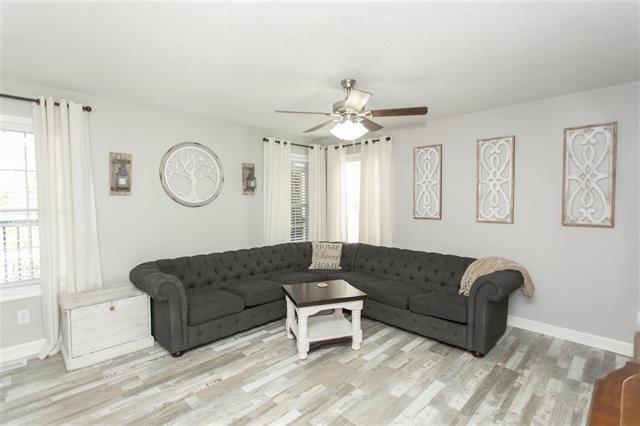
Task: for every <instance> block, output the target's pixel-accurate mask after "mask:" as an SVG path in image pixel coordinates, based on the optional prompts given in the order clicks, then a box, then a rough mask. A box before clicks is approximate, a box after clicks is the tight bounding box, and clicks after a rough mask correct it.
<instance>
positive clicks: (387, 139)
mask: <svg viewBox="0 0 640 426" xmlns="http://www.w3.org/2000/svg"><path fill="white" fill-rule="evenodd" d="M381 140H382V139H371V143H376V142H380V141H381ZM384 140H385V141H390V140H391V138H390V137H389V136H387V137H386V138H384ZM363 143H369V141H364V142H354V143H350V144H348V145H342V147H343V148H346V147H348V146H356V145H362V144H363ZM334 148H335V149H338V148H340V145H336V146H335V147H334Z"/></svg>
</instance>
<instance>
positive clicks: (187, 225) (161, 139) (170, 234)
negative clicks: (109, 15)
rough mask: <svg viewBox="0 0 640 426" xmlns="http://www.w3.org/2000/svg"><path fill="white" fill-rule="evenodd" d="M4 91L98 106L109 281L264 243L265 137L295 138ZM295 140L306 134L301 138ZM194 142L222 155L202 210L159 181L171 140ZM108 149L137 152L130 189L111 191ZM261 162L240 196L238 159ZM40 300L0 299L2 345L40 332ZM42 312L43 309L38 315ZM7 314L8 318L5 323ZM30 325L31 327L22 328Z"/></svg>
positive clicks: (95, 152) (96, 147)
mask: <svg viewBox="0 0 640 426" xmlns="http://www.w3.org/2000/svg"><path fill="white" fill-rule="evenodd" d="M2 92H3V93H12V94H19V95H21V96H33V97H36V96H39V95H42V94H46V95H47V96H54V97H56V98H66V99H69V100H72V101H75V102H80V103H85V104H88V105H91V106H92V107H93V112H91V113H90V125H91V135H92V156H93V171H94V183H95V193H96V204H97V216H98V234H99V242H100V259H101V265H102V275H103V280H104V283H105V284H111V283H116V282H119V281H124V280H127V279H128V278H127V277H128V274H129V270H130V269H131V268H132V267H133V266H135V265H137V264H138V263H140V262H144V261H147V260H153V259H158V258H162V257H177V256H184V255H190V254H198V253H208V252H217V251H222V250H232V249H239V248H247V247H250V246H256V245H261V244H262V242H263V232H262V190H261V182H260V177H261V176H262V137H264V136H279V137H291V136H287V135H283V134H281V133H277V134H275V133H274V132H273V131H271V130H267V129H259V128H255V127H248V126H240V125H234V124H228V123H223V122H220V121H216V120H214V119H211V118H207V117H200V116H195V115H190V114H184V113H179V112H175V111H171V110H166V109H158V108H153V107H146V106H141V105H136V104H131V103H124V102H119V101H115V100H110V99H105V98H100V97H94V96H88V95H85V94H81V93H73V92H66V91H62V90H57V89H51V88H44V87H34V86H31V85H23V84H19V83H15V82H13V83H12V82H6V81H3V87H2ZM0 113H2V114H12V115H23V116H31V104H29V103H23V102H17V101H6V100H3V101H2V102H1V103H0ZM296 140H298V141H302V142H304V141H305V140H304V139H303V138H300V137H296ZM183 141H196V142H200V143H203V144H204V145H206V146H208V147H210V148H211V149H213V151H214V152H215V153H216V154H217V155H218V156H219V157H220V159H221V161H222V165H223V168H224V173H225V181H224V187H223V190H222V192H221V193H220V195H219V197H218V198H217V199H216V200H215V201H214V202H213V203H211V204H209V205H207V206H205V207H200V208H189V207H184V206H181V205H179V204H177V203H176V202H174V201H173V200H171V199H170V198H169V197H168V196H167V195H166V194H165V192H164V190H163V189H162V187H161V185H160V181H159V177H158V167H159V164H160V159H161V158H162V155H163V154H164V153H165V151H166V150H167V149H169V148H170V147H171V146H172V145H174V144H176V143H179V142H183ZM109 152H126V153H131V154H133V174H132V184H133V188H132V195H131V196H129V197H119V196H110V195H109V181H108V167H109ZM242 162H252V163H255V164H256V173H257V176H258V177H259V181H258V190H257V192H256V195H254V196H247V195H242V191H241V183H240V180H241V163H242ZM25 303H26V304H27V305H26V306H27V308H29V309H30V310H31V311H32V313H31V316H32V322H31V324H29V325H26V326H21V327H19V328H18V327H15V326H14V323H15V319H16V312H17V310H19V309H25ZM39 303H40V302H39V300H38V298H35V299H28V300H27V301H20V302H7V303H2V304H0V308H1V310H2V318H3V321H2V325H1V328H0V334H1V335H2V336H3V337H2V341H1V342H0V347H7V346H11V345H15V344H19V343H24V342H26V341H29V340H34V337H35V336H37V337H35V339H37V338H40V337H42V325H41V320H39V318H40V317H39V310H40V304H39ZM36 312H38V315H36ZM5 317H6V318H7V319H10V320H9V321H5ZM26 329H28V332H25V330H26Z"/></svg>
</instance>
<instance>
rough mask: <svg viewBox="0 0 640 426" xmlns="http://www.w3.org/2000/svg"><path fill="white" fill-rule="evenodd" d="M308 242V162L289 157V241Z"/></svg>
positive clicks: (303, 159)
mask: <svg viewBox="0 0 640 426" xmlns="http://www.w3.org/2000/svg"><path fill="white" fill-rule="evenodd" d="M308 240H309V160H308V157H306V156H303V155H297V154H292V155H291V241H308Z"/></svg>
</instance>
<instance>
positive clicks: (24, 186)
mask: <svg viewBox="0 0 640 426" xmlns="http://www.w3.org/2000/svg"><path fill="white" fill-rule="evenodd" d="M39 246H40V242H39V229H38V197H37V186H36V162H35V146H34V138H33V128H32V125H31V120H30V119H24V118H19V117H7V116H2V117H0V289H2V290H3V291H5V290H7V289H11V288H16V287H18V286H22V285H24V284H34V283H36V282H37V281H38V280H39V278H40V249H39Z"/></svg>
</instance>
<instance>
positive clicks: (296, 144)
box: [262, 138, 313, 149]
mask: <svg viewBox="0 0 640 426" xmlns="http://www.w3.org/2000/svg"><path fill="white" fill-rule="evenodd" d="M273 141H274V142H275V143H281V142H282V141H279V140H277V139H274V140H273ZM262 142H269V139H267V138H262ZM284 143H288V144H289V145H291V146H300V147H302V148H307V149H313V147H312V146H311V145H302V144H299V143H293V142H287V141H284Z"/></svg>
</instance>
